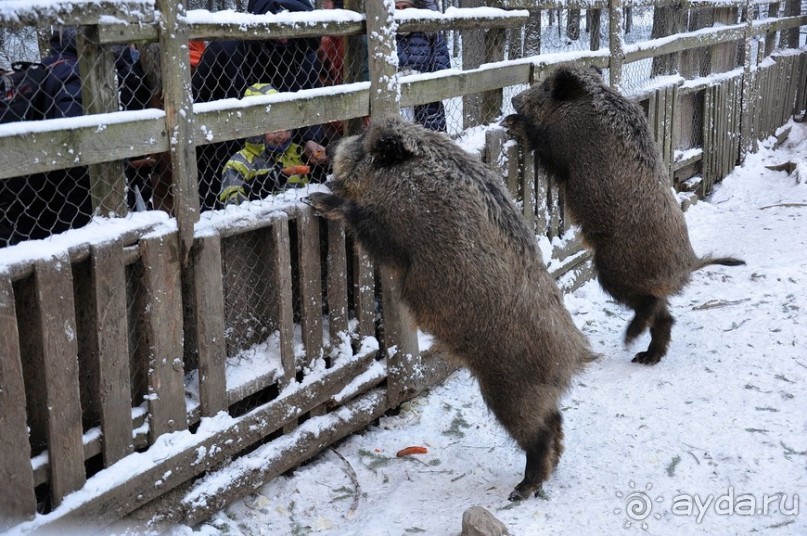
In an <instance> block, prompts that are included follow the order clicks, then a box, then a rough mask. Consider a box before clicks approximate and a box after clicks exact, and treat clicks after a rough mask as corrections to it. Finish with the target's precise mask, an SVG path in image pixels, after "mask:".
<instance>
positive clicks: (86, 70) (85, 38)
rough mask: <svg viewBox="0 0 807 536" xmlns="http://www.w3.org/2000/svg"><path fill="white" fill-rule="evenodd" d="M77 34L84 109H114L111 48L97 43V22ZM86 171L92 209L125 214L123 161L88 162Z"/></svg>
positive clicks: (89, 111) (104, 213) (88, 111)
mask: <svg viewBox="0 0 807 536" xmlns="http://www.w3.org/2000/svg"><path fill="white" fill-rule="evenodd" d="M77 37H78V39H77V46H78V50H79V52H78V58H79V69H80V72H81V103H82V106H83V108H84V113H86V114H102V113H108V112H117V111H118V80H117V76H116V74H115V54H114V52H113V51H112V49H111V48H110V47H109V46H102V45H99V44H98V43H99V41H100V40H99V38H98V26H86V27H84V28H83V31H80V32H78V36H77ZM88 172H89V174H90V195H91V197H92V208H93V212H94V213H95V214H99V215H101V216H109V215H110V214H114V215H116V216H125V215H126V213H127V211H128V210H127V207H126V193H125V192H126V190H125V188H126V177H125V175H124V170H123V162H122V161H120V160H113V161H111V162H101V163H100V164H92V165H90V166H88Z"/></svg>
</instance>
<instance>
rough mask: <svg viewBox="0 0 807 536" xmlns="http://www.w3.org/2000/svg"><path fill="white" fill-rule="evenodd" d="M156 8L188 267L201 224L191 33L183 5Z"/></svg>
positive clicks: (161, 3) (162, 0)
mask: <svg viewBox="0 0 807 536" xmlns="http://www.w3.org/2000/svg"><path fill="white" fill-rule="evenodd" d="M156 5H157V9H158V10H159V12H160V16H159V21H160V30H159V38H160V65H161V66H162V70H163V76H162V79H163V88H162V89H163V100H164V106H165V130H166V132H167V133H168V139H169V152H170V154H171V177H172V180H173V185H172V187H173V190H174V192H173V193H174V216H175V217H176V220H177V227H178V229H179V239H180V247H181V251H182V264H183V265H185V264H186V263H187V261H188V259H189V258H190V251H191V247H192V246H193V228H194V224H195V223H196V222H197V221H198V220H199V191H198V189H199V184H198V178H197V176H196V175H197V169H196V146H195V144H194V141H193V140H194V138H193V100H192V99H193V97H192V92H191V70H190V56H189V54H188V31H187V27H186V26H185V24H184V23H182V22H181V21H180V20H179V16H180V15H182V14H184V11H185V8H184V7H183V5H182V4H181V3H180V2H176V1H175V0H157V1H156Z"/></svg>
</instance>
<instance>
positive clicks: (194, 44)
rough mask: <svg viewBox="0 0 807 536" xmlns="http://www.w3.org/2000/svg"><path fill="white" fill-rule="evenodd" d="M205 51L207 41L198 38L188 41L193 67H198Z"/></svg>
mask: <svg viewBox="0 0 807 536" xmlns="http://www.w3.org/2000/svg"><path fill="white" fill-rule="evenodd" d="M204 51H205V42H204V41H200V40H198V39H191V40H190V41H188V52H189V53H190V56H191V67H196V66H197V65H199V62H200V61H201V60H202V53H203V52H204Z"/></svg>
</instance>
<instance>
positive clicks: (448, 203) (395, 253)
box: [308, 118, 592, 500]
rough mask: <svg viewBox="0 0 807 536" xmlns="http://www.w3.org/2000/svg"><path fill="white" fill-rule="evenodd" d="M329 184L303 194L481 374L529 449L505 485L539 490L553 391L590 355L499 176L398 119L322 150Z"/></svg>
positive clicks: (545, 471)
mask: <svg viewBox="0 0 807 536" xmlns="http://www.w3.org/2000/svg"><path fill="white" fill-rule="evenodd" d="M329 151H330V152H331V153H332V163H333V175H334V178H333V180H332V181H331V182H329V183H328V186H329V187H330V189H331V192H332V194H331V193H324V192H317V193H314V194H312V195H311V196H309V198H308V202H309V204H311V205H312V206H313V207H314V208H315V209H316V210H318V211H319V212H320V213H321V214H322V215H323V216H324V217H326V218H328V219H334V220H342V221H344V222H345V223H346V227H347V229H348V230H349V231H350V232H352V234H353V235H354V237H355V239H356V240H357V241H358V242H359V243H360V244H361V245H362V246H363V247H364V248H365V250H366V251H367V252H368V253H369V255H370V256H371V257H372V258H373V259H374V260H375V261H376V262H378V263H380V264H382V265H385V266H386V267H388V268H390V269H392V270H393V271H395V272H396V273H397V275H398V276H400V281H401V298H402V300H403V301H404V303H405V304H406V305H407V306H408V307H409V309H410V310H411V312H412V314H413V315H414V318H415V320H416V321H417V323H418V325H419V326H420V327H422V328H423V329H425V330H426V331H428V332H430V333H432V334H433V335H434V337H435V338H436V340H437V341H438V342H439V343H440V344H441V346H442V347H444V348H445V349H446V350H448V351H449V353H451V354H452V355H453V356H454V357H455V358H458V359H459V360H460V362H461V363H462V364H463V365H465V366H467V367H468V369H470V371H471V372H472V373H473V374H474V376H475V377H476V378H477V380H478V381H479V386H480V389H481V391H482V396H483V398H484V400H485V402H486V403H487V405H488V407H490V409H491V410H492V411H493V413H494V415H495V416H496V418H497V419H498V420H499V421H500V422H501V424H502V425H503V426H504V428H505V429H506V430H507V432H508V433H509V434H510V435H511V436H512V437H513V439H514V440H515V441H516V442H517V443H518V445H519V446H520V447H521V448H522V449H524V450H525V451H526V454H527V464H526V469H525V474H524V479H523V480H522V481H521V483H519V484H518V485H517V486H516V488H515V490H514V491H513V492H512V493H511V494H510V500H520V499H524V498H526V497H528V496H529V495H530V494H533V493H535V494H537V493H538V492H540V490H541V484H542V483H543V481H545V480H546V479H547V478H549V476H550V474H551V472H552V471H553V470H554V468H555V466H556V465H557V463H558V460H559V458H560V455H561V451H562V450H563V444H562V440H563V431H562V427H561V414H560V411H559V408H558V399H559V397H560V396H561V395H562V394H563V392H564V391H565V390H566V389H567V388H568V387H569V384H570V381H571V378H572V375H573V374H574V373H575V372H577V371H578V370H580V369H581V368H582V366H583V365H584V364H585V363H586V362H587V361H589V360H590V359H591V358H592V354H591V351H590V349H589V346H588V342H587V341H586V339H585V337H584V336H583V334H582V333H581V332H580V331H579V330H578V329H577V327H576V326H575V325H574V323H573V322H572V318H571V315H570V314H569V312H568V311H567V310H566V309H565V307H564V305H563V299H562V296H561V293H560V290H559V289H558V286H557V285H556V283H555V281H554V279H552V277H551V276H550V275H549V273H548V272H547V270H546V267H545V266H544V263H543V261H542V259H541V256H540V252H539V250H538V248H537V242H536V240H535V236H534V235H533V234H532V233H531V232H530V231H529V230H528V228H527V226H526V224H525V222H524V220H523V218H522V217H521V215H520V214H519V213H518V211H517V209H516V207H515V205H514V204H513V202H512V200H511V199H510V197H509V196H508V194H507V193H506V191H505V190H504V188H503V186H502V184H501V179H500V178H499V177H498V176H497V175H496V173H495V172H494V171H493V170H492V169H491V168H489V167H487V166H486V165H485V164H483V163H482V162H480V161H477V160H475V159H474V158H473V157H472V156H470V155H469V154H467V153H466V152H465V151H463V150H462V149H461V148H460V147H458V146H457V145H456V144H455V143H454V142H453V141H452V140H451V139H450V138H448V137H447V136H445V135H444V134H442V133H436V132H431V131H429V130H426V129H424V128H423V127H421V126H418V125H413V124H411V123H406V122H404V121H402V120H400V119H397V118H391V119H386V120H382V121H381V122H379V123H376V124H374V125H372V126H371V127H370V128H369V129H368V130H367V131H365V132H364V133H363V134H361V135H358V136H352V137H349V138H345V139H343V140H341V141H339V142H337V144H336V145H335V147H333V144H332V147H330V148H329Z"/></svg>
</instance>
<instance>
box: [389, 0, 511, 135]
mask: <svg viewBox="0 0 807 536" xmlns="http://www.w3.org/2000/svg"><path fill="white" fill-rule="evenodd" d="M458 4H459V6H460V7H467V8H476V7H481V6H484V5H485V2H484V0H459V1H458ZM460 44H461V46H462V70H463V71H467V70H470V69H476V68H478V67H479V66H480V65H482V64H483V63H485V31H484V30H462V31H461V32H460ZM497 87H498V86H497ZM490 89H494V88H490ZM482 91H484V89H482V88H479V89H477V90H476V91H475V92H474V93H472V94H464V95H463V99H462V128H463V129H467V128H471V127H475V126H478V125H481V124H483V117H482V114H483V112H484V110H483V106H482V104H483V93H482ZM402 95H403V93H402Z"/></svg>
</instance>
